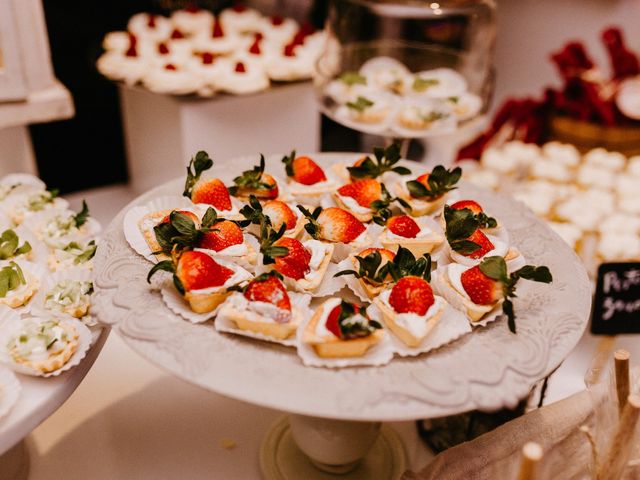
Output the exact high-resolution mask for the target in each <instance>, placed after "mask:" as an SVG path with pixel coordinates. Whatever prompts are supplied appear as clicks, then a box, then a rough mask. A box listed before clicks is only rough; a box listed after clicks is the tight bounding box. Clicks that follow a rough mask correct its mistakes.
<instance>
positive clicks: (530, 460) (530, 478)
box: [518, 442, 543, 480]
mask: <svg viewBox="0 0 640 480" xmlns="http://www.w3.org/2000/svg"><path fill="white" fill-rule="evenodd" d="M542 455H543V452H542V447H541V446H540V444H539V443H535V442H527V443H525V444H524V447H522V462H521V463H520V471H519V472H518V480H534V479H535V478H536V470H537V468H538V464H539V463H540V460H541V459H542Z"/></svg>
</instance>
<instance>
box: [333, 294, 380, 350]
mask: <svg viewBox="0 0 640 480" xmlns="http://www.w3.org/2000/svg"><path fill="white" fill-rule="evenodd" d="M356 314H360V316H361V317H362V318H358V317H356ZM338 327H339V328H340V338H341V339H343V340H351V339H354V338H363V337H368V336H369V335H371V334H372V333H373V332H375V331H376V330H378V329H380V328H382V325H380V323H379V322H377V321H375V320H371V319H370V318H369V316H368V314H367V311H366V309H365V308H364V307H358V311H357V312H356V308H355V306H354V305H352V304H351V303H349V302H345V301H344V300H342V301H341V302H340V315H339V316H338Z"/></svg>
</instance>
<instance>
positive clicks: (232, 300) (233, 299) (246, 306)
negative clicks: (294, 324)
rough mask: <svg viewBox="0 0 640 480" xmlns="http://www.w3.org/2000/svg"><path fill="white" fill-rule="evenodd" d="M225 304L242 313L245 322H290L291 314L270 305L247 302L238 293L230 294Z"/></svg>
mask: <svg viewBox="0 0 640 480" xmlns="http://www.w3.org/2000/svg"><path fill="white" fill-rule="evenodd" d="M227 302H228V303H229V304H230V305H232V306H233V307H235V308H236V309H238V310H240V311H241V312H243V313H244V315H245V317H246V318H247V320H249V321H251V322H261V323H279V324H280V323H287V322H290V321H291V312H290V311H289V310H285V309H282V308H278V307H277V306H275V305H273V304H272V303H268V302H260V301H249V300H247V298H246V297H245V296H244V295H243V294H242V293H239V292H236V293H234V294H232V295H231V296H230V297H229V298H228V299H227Z"/></svg>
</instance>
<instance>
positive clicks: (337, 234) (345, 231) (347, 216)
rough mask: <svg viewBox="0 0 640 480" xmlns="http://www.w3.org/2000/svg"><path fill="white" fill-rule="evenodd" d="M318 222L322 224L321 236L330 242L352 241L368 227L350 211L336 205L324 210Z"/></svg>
mask: <svg viewBox="0 0 640 480" xmlns="http://www.w3.org/2000/svg"><path fill="white" fill-rule="evenodd" d="M317 223H318V225H319V226H320V230H321V232H320V236H321V238H323V239H325V240H329V241H330V242H342V243H349V242H352V241H354V240H355V239H356V238H358V237H359V236H360V235H361V234H362V232H364V231H365V230H366V229H367V227H365V226H364V224H363V223H362V222H361V221H360V220H358V219H357V218H356V217H354V216H353V215H352V214H351V213H350V212H347V211H346V210H343V209H341V208H336V207H331V208H325V209H324V210H322V212H321V213H320V215H319V216H318V219H317Z"/></svg>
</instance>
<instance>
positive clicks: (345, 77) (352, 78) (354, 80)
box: [338, 71, 367, 87]
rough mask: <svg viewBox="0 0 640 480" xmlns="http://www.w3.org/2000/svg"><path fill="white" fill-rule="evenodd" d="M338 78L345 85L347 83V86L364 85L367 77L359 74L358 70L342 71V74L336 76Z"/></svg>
mask: <svg viewBox="0 0 640 480" xmlns="http://www.w3.org/2000/svg"><path fill="white" fill-rule="evenodd" d="M338 79H339V80H340V81H341V82H342V83H345V84H346V85H348V86H349V87H352V86H354V85H366V84H367V79H366V77H365V76H363V75H360V74H359V73H358V72H352V71H350V72H344V73H343V74H342V75H340V77H338Z"/></svg>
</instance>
